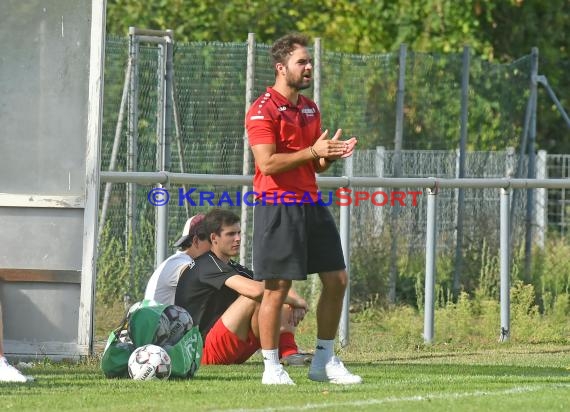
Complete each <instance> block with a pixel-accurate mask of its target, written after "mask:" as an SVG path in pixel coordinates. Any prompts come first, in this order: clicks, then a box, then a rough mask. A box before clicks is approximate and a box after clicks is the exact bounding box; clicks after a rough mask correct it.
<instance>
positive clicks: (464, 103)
mask: <svg viewBox="0 0 570 412" xmlns="http://www.w3.org/2000/svg"><path fill="white" fill-rule="evenodd" d="M469 65H470V58H469V47H464V48H463V66H462V76H461V121H460V123H461V138H460V140H459V159H458V168H457V169H458V170H457V177H458V178H460V179H461V178H464V177H465V156H467V153H466V146H467V129H468V124H467V121H468V110H467V107H468V103H469ZM464 215H465V189H463V188H461V187H460V188H458V189H457V229H456V244H455V268H454V271H453V299H454V300H455V301H457V297H458V296H459V289H460V286H461V279H460V276H461V269H462V266H463V254H462V251H463V220H464Z"/></svg>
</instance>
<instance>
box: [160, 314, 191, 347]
mask: <svg viewBox="0 0 570 412" xmlns="http://www.w3.org/2000/svg"><path fill="white" fill-rule="evenodd" d="M192 326H194V322H193V320H192V316H190V314H189V313H188V311H187V310H186V309H184V308H183V307H180V306H177V305H169V306H167V307H166V308H165V309H164V311H163V312H162V315H161V317H160V321H159V325H158V328H157V330H156V334H155V339H154V343H155V344H156V345H158V346H174V345H176V344H177V343H178V341H180V339H182V337H183V336H184V335H185V334H186V332H188V331H189V330H190V329H192Z"/></svg>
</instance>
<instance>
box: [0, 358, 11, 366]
mask: <svg viewBox="0 0 570 412" xmlns="http://www.w3.org/2000/svg"><path fill="white" fill-rule="evenodd" d="M7 365H9V363H8V359H6V358H5V357H4V356H0V366H7Z"/></svg>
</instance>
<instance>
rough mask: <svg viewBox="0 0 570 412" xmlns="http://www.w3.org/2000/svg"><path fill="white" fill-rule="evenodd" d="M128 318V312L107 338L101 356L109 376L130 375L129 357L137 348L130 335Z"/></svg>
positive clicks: (106, 374)
mask: <svg viewBox="0 0 570 412" xmlns="http://www.w3.org/2000/svg"><path fill="white" fill-rule="evenodd" d="M127 319H128V313H127V314H126V315H125V317H124V318H123V320H122V321H121V324H120V325H119V326H118V327H117V328H116V329H115V330H113V331H112V332H111V333H110V334H109V338H108V339H107V344H106V345H105V350H104V351H103V357H102V358H101V370H102V371H103V374H104V375H105V376H106V377H107V378H122V377H126V376H127V375H128V369H127V368H128V364H129V357H130V356H131V353H133V351H134V350H135V345H133V343H132V342H131V340H130V338H129V336H128V332H127Z"/></svg>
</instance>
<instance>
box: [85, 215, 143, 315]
mask: <svg viewBox="0 0 570 412" xmlns="http://www.w3.org/2000/svg"><path fill="white" fill-rule="evenodd" d="M111 227H112V223H111V222H107V224H106V225H105V228H104V229H103V233H102V235H101V240H100V242H99V245H100V247H99V256H98V259H97V285H96V291H97V292H96V294H97V296H96V298H97V300H98V302H100V303H102V304H103V305H113V304H116V303H117V302H123V301H124V300H127V301H130V302H131V303H132V302H136V301H138V300H140V299H142V298H143V296H144V290H145V287H146V283H147V281H148V278H149V277H150V275H151V274H152V271H153V268H154V254H153V253H149V251H154V227H153V226H152V223H151V221H150V220H149V219H146V218H143V219H141V220H140V221H139V225H138V231H137V234H136V236H135V238H136V242H133V241H132V239H129V241H128V242H127V245H125V244H124V243H123V242H122V240H121V239H122V237H120V236H116V235H113V234H112V230H111ZM132 256H136V259H134V260H133V259H131V257H132ZM131 267H132V270H130V268H131Z"/></svg>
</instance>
